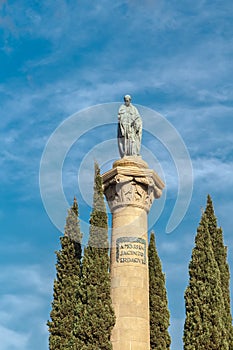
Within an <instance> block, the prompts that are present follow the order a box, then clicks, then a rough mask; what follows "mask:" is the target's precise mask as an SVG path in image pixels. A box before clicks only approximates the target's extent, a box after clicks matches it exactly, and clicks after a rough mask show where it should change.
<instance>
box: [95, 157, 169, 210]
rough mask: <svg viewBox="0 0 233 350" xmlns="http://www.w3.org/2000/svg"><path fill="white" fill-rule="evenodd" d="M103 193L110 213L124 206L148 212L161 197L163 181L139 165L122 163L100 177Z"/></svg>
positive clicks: (151, 171)
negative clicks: (156, 199) (155, 200)
mask: <svg viewBox="0 0 233 350" xmlns="http://www.w3.org/2000/svg"><path fill="white" fill-rule="evenodd" d="M102 178H103V187H104V193H105V196H106V198H107V201H108V205H109V207H110V210H111V212H112V213H113V212H114V211H115V210H116V209H118V208H123V207H126V206H132V207H138V208H141V209H144V210H145V211H146V212H149V210H150V207H151V205H152V203H153V201H154V199H155V198H159V197H160V196H161V195H162V190H163V188H164V183H163V181H162V180H161V179H160V178H159V176H158V175H157V174H156V173H155V172H154V171H153V170H151V169H148V168H144V167H143V168H142V167H141V163H140V165H139V166H137V162H135V163H134V164H132V162H131V163H130V164H129V162H127V163H126V162H125V164H124V162H122V163H120V165H119V166H118V165H117V166H115V167H114V168H113V169H111V170H109V171H108V172H106V173H105V174H103V175H102Z"/></svg>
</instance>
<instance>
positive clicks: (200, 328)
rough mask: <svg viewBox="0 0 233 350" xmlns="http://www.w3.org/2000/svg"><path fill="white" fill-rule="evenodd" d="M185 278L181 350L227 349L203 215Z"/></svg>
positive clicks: (217, 280) (215, 268)
mask: <svg viewBox="0 0 233 350" xmlns="http://www.w3.org/2000/svg"><path fill="white" fill-rule="evenodd" d="M189 276H190V278H189V285H188V287H187V289H186V291H185V308H186V319H185V325H184V338H183V340H184V350H204V349H207V350H228V349H229V344H228V338H227V332H226V329H225V322H224V300H223V295H222V289H221V280H220V272H219V268H218V264H217V262H216V260H215V257H214V252H213V248H212V243H211V238H210V233H209V229H208V219H207V216H206V214H205V213H203V214H202V218H201V222H200V224H199V227H198V229H197V235H196V238H195V247H194V248H193V251H192V258H191V261H190V264H189Z"/></svg>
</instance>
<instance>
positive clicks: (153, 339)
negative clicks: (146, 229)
mask: <svg viewBox="0 0 233 350" xmlns="http://www.w3.org/2000/svg"><path fill="white" fill-rule="evenodd" d="M148 264H149V304H150V348H151V350H152V349H156V350H165V349H170V344H171V338H170V335H169V333H168V327H169V324H170V323H169V319H170V314H169V311H168V300H167V291H166V286H165V275H164V273H163V272H162V265H161V261H160V258H159V255H158V252H157V249H156V244H155V235H154V233H153V232H151V235H150V243H149V249H148Z"/></svg>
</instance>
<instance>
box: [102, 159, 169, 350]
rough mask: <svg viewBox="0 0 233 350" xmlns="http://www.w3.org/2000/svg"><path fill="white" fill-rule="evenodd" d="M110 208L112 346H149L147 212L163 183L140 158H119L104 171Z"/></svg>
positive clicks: (124, 349) (119, 349) (142, 349)
mask: <svg viewBox="0 0 233 350" xmlns="http://www.w3.org/2000/svg"><path fill="white" fill-rule="evenodd" d="M102 178H103V186H104V192H105V196H106V198H107V201H108V204H109V207H110V209H111V212H112V237H111V267H110V268H111V296H112V301H113V307H114V310H115V314H116V324H115V327H114V329H113V332H112V338H111V341H112V344H113V350H132V349H134V350H149V349H150V329H149V278H148V258H147V257H148V238H147V236H148V234H147V213H148V212H149V210H150V207H151V205H152V203H153V201H154V199H155V198H159V197H160V196H161V194H162V190H163V188H164V183H163V182H162V180H161V179H160V178H159V176H158V175H157V174H156V173H155V172H154V171H153V170H151V169H149V168H148V165H147V164H146V162H144V161H143V160H142V159H141V157H123V158H122V159H120V160H117V161H116V162H115V163H114V164H113V168H112V169H111V170H109V171H108V172H106V173H105V174H103V175H102Z"/></svg>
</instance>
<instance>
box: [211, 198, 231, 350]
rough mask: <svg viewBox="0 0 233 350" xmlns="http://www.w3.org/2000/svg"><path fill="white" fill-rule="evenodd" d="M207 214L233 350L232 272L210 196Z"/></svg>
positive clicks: (226, 324) (229, 340)
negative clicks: (232, 313)
mask: <svg viewBox="0 0 233 350" xmlns="http://www.w3.org/2000/svg"><path fill="white" fill-rule="evenodd" d="M205 214H206V217H207V219H208V229H209V233H210V238H211V242H212V247H213V252H214V256H215V260H216V262H217V264H218V268H219V271H220V280H221V289H222V294H223V300H224V307H225V315H224V321H225V327H226V331H227V334H228V342H229V345H230V346H229V349H233V330H232V316H231V306H230V271H229V265H228V263H227V247H226V246H225V245H224V242H223V232H222V229H221V228H220V227H218V226H217V218H216V216H215V213H214V207H213V202H212V199H211V197H210V195H208V196H207V203H206V209H205Z"/></svg>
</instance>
